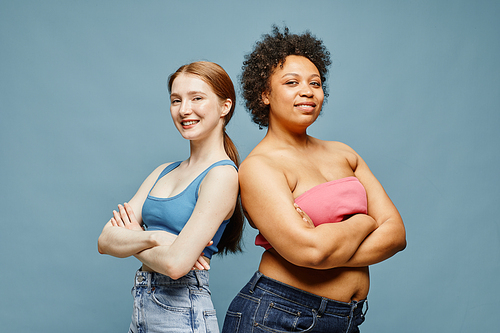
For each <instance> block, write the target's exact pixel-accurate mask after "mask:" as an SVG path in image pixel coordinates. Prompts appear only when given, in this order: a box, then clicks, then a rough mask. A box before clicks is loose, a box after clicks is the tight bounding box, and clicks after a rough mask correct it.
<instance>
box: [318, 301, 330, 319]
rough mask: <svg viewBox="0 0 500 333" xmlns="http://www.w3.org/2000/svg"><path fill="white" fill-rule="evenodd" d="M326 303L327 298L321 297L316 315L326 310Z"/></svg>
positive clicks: (320, 314)
mask: <svg viewBox="0 0 500 333" xmlns="http://www.w3.org/2000/svg"><path fill="white" fill-rule="evenodd" d="M327 304H328V300H327V299H326V298H324V297H321V304H320V305H319V309H318V316H320V317H321V316H322V315H323V313H324V312H325V310H326V305H327Z"/></svg>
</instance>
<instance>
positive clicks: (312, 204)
mask: <svg viewBox="0 0 500 333" xmlns="http://www.w3.org/2000/svg"><path fill="white" fill-rule="evenodd" d="M295 203H296V204H297V205H299V207H300V208H301V209H302V210H303V211H304V212H306V214H307V215H309V217H310V218H311V220H312V221H313V223H314V225H315V226H318V225H320V224H323V223H336V222H342V221H344V220H345V219H347V218H349V217H351V216H352V215H354V214H367V212H368V209H367V206H368V203H367V199H366V191H365V188H364V187H363V185H362V184H361V183H360V181H359V180H358V179H357V178H356V177H346V178H341V179H336V180H332V181H329V182H326V183H322V184H319V185H317V186H314V187H313V188H311V189H309V190H307V191H306V192H304V193H302V194H301V195H299V196H298V197H297V198H295ZM255 245H257V246H262V247H263V248H265V249H266V250H268V249H270V248H272V246H271V244H269V242H268V241H267V240H266V239H265V238H264V236H262V234H260V233H259V234H258V235H257V237H256V238H255Z"/></svg>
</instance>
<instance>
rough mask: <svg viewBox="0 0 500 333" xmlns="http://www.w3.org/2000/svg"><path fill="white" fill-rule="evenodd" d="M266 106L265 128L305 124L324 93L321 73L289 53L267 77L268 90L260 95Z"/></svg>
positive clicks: (317, 111) (314, 114)
mask: <svg viewBox="0 0 500 333" xmlns="http://www.w3.org/2000/svg"><path fill="white" fill-rule="evenodd" d="M262 100H263V102H264V103H265V104H266V105H269V127H271V126H276V125H285V124H290V125H294V126H299V127H304V126H305V127H307V126H309V125H311V124H312V123H313V122H314V121H315V120H316V118H318V116H319V114H320V112H321V107H322V105H323V100H324V93H323V89H322V87H321V76H320V74H319V71H318V69H317V68H316V66H315V65H314V64H313V63H312V62H311V61H310V60H309V59H307V58H305V57H302V56H295V55H290V56H288V57H286V59H285V62H284V64H283V67H282V68H281V67H280V66H278V67H277V68H276V69H275V70H274V72H273V74H272V75H271V77H270V90H269V91H267V92H264V93H263V94H262Z"/></svg>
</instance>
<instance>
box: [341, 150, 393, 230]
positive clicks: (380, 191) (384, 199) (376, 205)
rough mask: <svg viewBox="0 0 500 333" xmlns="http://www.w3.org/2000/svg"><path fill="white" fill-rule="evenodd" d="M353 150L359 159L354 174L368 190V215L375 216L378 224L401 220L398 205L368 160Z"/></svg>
mask: <svg viewBox="0 0 500 333" xmlns="http://www.w3.org/2000/svg"><path fill="white" fill-rule="evenodd" d="M351 150H352V149H351ZM352 152H353V153H354V154H355V155H356V159H357V164H356V168H355V170H354V175H355V176H356V178H358V180H359V181H360V182H361V184H363V186H364V188H365V190H366V196H367V201H368V215H370V216H371V217H373V218H374V219H375V221H377V224H378V225H380V224H382V223H384V222H385V221H387V220H389V219H396V220H401V216H400V215H399V212H398V210H397V209H396V206H395V205H394V203H393V202H392V201H391V199H390V198H389V196H388V195H387V193H386V192H385V190H384V188H383V187H382V185H381V184H380V182H379V181H378V180H377V178H376V177H375V176H374V175H373V173H372V172H371V170H370V168H369V167H368V165H367V164H366V162H365V161H364V160H363V159H362V158H361V156H359V155H358V154H357V153H356V152H354V150H352ZM401 222H402V220H401Z"/></svg>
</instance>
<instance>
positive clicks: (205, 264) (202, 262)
mask: <svg viewBox="0 0 500 333" xmlns="http://www.w3.org/2000/svg"><path fill="white" fill-rule="evenodd" d="M203 255H204V253H202V254H201V256H200V257H199V258H198V261H197V262H196V263H197V264H200V266H201V269H205V270H207V271H208V270H209V269H210V265H209V264H208V262H207V261H206V260H205V258H204V257H203Z"/></svg>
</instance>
